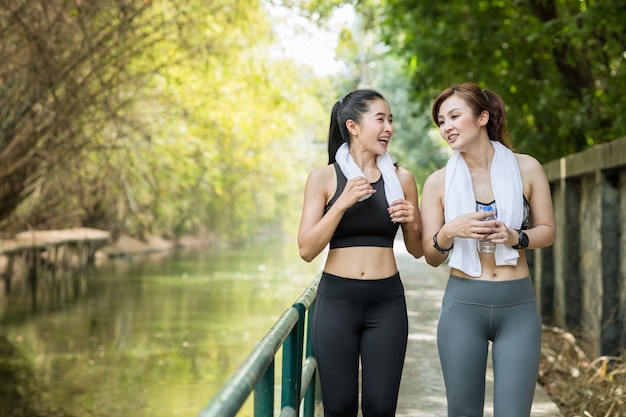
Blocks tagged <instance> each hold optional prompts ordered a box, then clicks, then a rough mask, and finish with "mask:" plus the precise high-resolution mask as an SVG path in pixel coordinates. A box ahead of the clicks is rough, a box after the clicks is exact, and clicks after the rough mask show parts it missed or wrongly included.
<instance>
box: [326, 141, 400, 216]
mask: <svg viewBox="0 0 626 417" xmlns="http://www.w3.org/2000/svg"><path fill="white" fill-rule="evenodd" d="M335 160H336V161H337V164H338V165H339V168H341V172H343V175H345V176H346V178H347V179H349V180H351V179H353V178H357V177H365V174H363V171H361V168H359V166H358V165H357V164H356V162H355V161H354V158H353V157H352V155H350V150H349V149H348V144H347V143H346V142H344V143H343V144H342V145H341V146H340V147H339V149H338V150H337V153H336V154H335ZM376 165H378V169H380V172H381V174H382V176H383V182H384V184H385V196H386V197H387V203H388V204H389V205H391V203H392V202H394V201H396V200H398V199H404V192H403V191H402V185H401V184H400V179H399V178H398V175H397V174H396V167H395V165H394V164H393V160H392V159H391V155H389V153H385V154H383V155H378V156H377V157H376ZM370 196H371V194H368V195H366V196H363V197H361V199H359V201H363V200H365V199H367V198H368V197H370Z"/></svg>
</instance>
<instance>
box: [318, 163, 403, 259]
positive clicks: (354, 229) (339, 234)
mask: <svg viewBox="0 0 626 417" xmlns="http://www.w3.org/2000/svg"><path fill="white" fill-rule="evenodd" d="M333 165H334V166H335V172H336V174H337V189H336V190H335V194H334V195H333V197H332V198H331V199H330V201H329V202H328V204H326V207H325V209H324V213H326V212H327V211H328V210H329V209H330V207H331V206H332V205H333V204H334V203H335V201H337V198H339V196H340V195H341V193H342V192H343V189H344V188H345V186H346V183H347V181H348V180H347V178H346V176H345V175H344V174H343V172H342V171H341V168H339V165H337V163H334V164H333ZM372 187H373V188H374V189H375V190H376V192H375V193H374V194H372V195H371V196H370V197H369V198H368V199H366V200H363V201H360V202H358V203H356V204H355V205H353V206H352V207H350V208H349V209H348V210H346V212H345V213H344V214H343V217H342V218H341V221H339V224H338V225H337V228H336V229H335V233H334V234H333V237H332V238H331V239H330V249H336V248H350V247H354V246H376V247H383V248H392V247H393V241H394V239H395V236H396V233H397V232H398V227H399V224H398V223H393V222H392V221H391V218H390V216H389V213H388V212H387V208H388V207H389V205H388V204H387V198H386V197H385V185H384V182H383V177H382V176H381V177H380V178H379V179H378V181H376V182H375V183H373V184H372Z"/></svg>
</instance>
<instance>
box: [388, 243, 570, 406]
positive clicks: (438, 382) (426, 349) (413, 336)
mask: <svg viewBox="0 0 626 417" xmlns="http://www.w3.org/2000/svg"><path fill="white" fill-rule="evenodd" d="M396 252H397V258H398V268H399V269H400V275H401V277H402V281H403V282H404V287H405V291H406V296H407V305H408V311H409V343H408V350H407V357H406V362H405V366H404V373H403V376H402V384H401V386H400V399H399V402H398V412H397V416H398V417H447V411H446V397H445V389H444V384H443V376H442V374H441V368H440V365H439V357H438V355H437V344H436V331H437V330H436V328H437V318H438V316H439V309H440V306H441V299H442V297H443V292H444V289H445V285H446V280H447V278H448V272H449V270H448V268H447V267H444V266H440V267H438V268H433V267H431V266H430V265H428V264H427V263H426V261H425V260H424V258H421V259H418V260H416V259H414V258H413V257H412V256H411V255H409V254H408V253H406V250H405V249H404V248H403V245H402V242H401V241H398V240H396ZM492 391H493V380H492V379H491V376H490V374H489V373H488V378H487V398H486V400H485V417H491V416H493V407H492V401H493V400H492V396H491V394H492ZM532 416H533V417H562V414H561V413H560V412H559V409H558V408H557V406H556V405H555V404H554V403H553V402H552V401H551V399H550V397H549V396H548V395H547V394H546V392H545V391H544V390H543V388H541V386H539V385H537V389H536V390H535V401H534V405H533V411H532Z"/></svg>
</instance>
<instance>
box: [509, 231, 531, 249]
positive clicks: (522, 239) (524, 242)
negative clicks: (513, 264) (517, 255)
mask: <svg viewBox="0 0 626 417" xmlns="http://www.w3.org/2000/svg"><path fill="white" fill-rule="evenodd" d="M516 232H517V234H518V236H519V237H518V239H519V240H518V243H517V245H515V246H511V247H512V248H513V249H526V248H527V247H528V235H527V234H526V233H524V231H523V230H516Z"/></svg>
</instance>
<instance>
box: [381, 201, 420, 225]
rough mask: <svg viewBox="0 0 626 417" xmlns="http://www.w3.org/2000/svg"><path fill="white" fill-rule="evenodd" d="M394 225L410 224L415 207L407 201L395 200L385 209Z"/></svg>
mask: <svg viewBox="0 0 626 417" xmlns="http://www.w3.org/2000/svg"><path fill="white" fill-rule="evenodd" d="M387 212H388V213H389V216H390V217H391V221H392V222H394V223H411V222H413V221H414V220H415V207H414V206H413V204H411V202H410V201H407V200H396V201H394V202H393V203H391V205H390V206H389V208H388V209H387Z"/></svg>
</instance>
